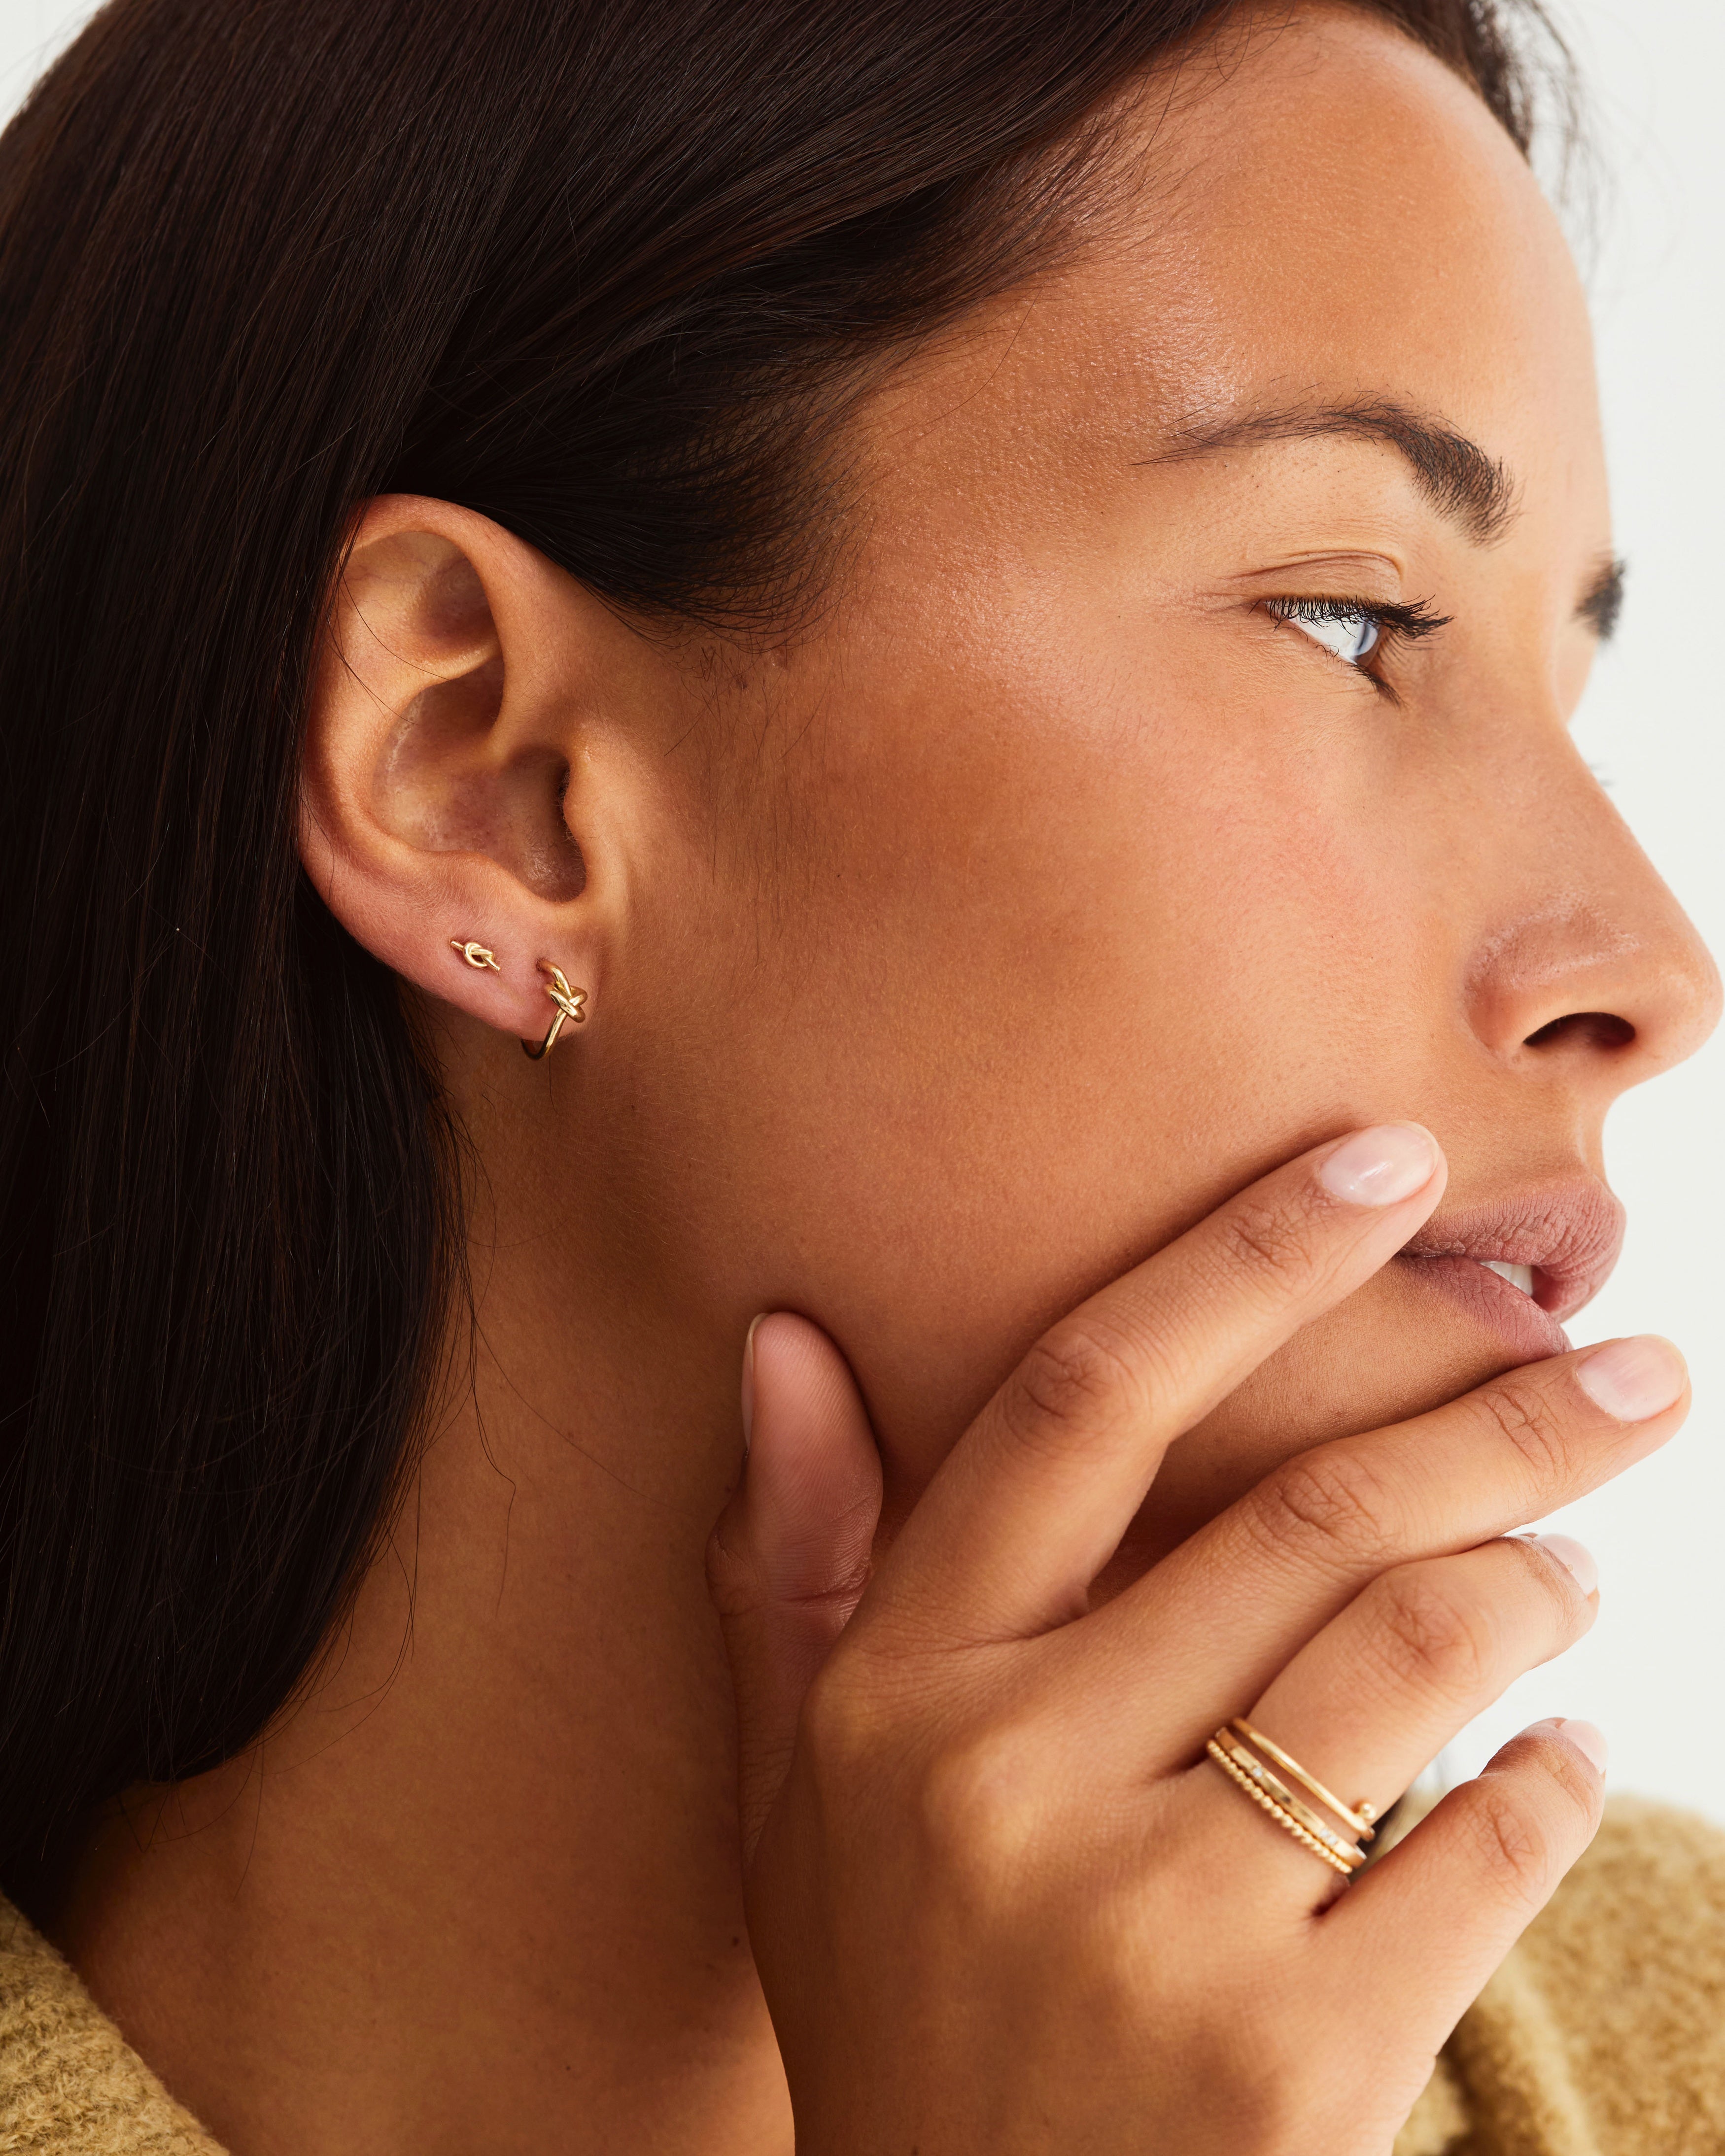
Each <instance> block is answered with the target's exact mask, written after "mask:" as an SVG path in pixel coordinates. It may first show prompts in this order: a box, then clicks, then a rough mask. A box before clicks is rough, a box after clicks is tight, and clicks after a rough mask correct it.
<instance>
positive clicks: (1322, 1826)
mask: <svg viewBox="0 0 1725 2156" xmlns="http://www.w3.org/2000/svg"><path fill="white" fill-rule="evenodd" d="M1211 1741H1212V1743H1216V1744H1219V1746H1220V1747H1221V1748H1222V1750H1223V1751H1224V1753H1227V1755H1228V1757H1229V1758H1230V1759H1231V1760H1232V1761H1233V1763H1234V1764H1235V1766H1236V1767H1238V1768H1239V1769H1240V1772H1241V1773H1242V1774H1247V1775H1250V1778H1251V1780H1252V1782H1253V1783H1254V1784H1255V1786H1256V1787H1257V1788H1258V1789H1261V1790H1262V1791H1263V1792H1264V1794H1265V1795H1266V1797H1271V1798H1273V1799H1275V1801H1276V1804H1279V1805H1280V1806H1281V1809H1282V1810H1283V1811H1285V1812H1286V1813H1287V1814H1288V1815H1289V1816H1290V1818H1291V1819H1293V1820H1296V1821H1297V1823H1298V1824H1299V1825H1301V1826H1303V1827H1304V1828H1305V1830H1306V1831H1307V1834H1309V1835H1315V1836H1316V1838H1317V1840H1319V1841H1321V1842H1322V1844H1323V1845H1324V1847H1325V1848H1326V1849H1327V1851H1329V1853H1330V1855H1331V1856H1332V1857H1334V1858H1336V1859H1337V1861H1339V1862H1341V1863H1343V1864H1344V1865H1346V1866H1347V1867H1348V1870H1349V1871H1358V1869H1359V1867H1360V1866H1361V1865H1362V1864H1363V1863H1364V1862H1365V1861H1366V1856H1365V1851H1363V1849H1360V1848H1358V1846H1357V1845H1355V1844H1354V1843H1353V1842H1351V1841H1344V1840H1343V1838H1342V1836H1341V1835H1339V1834H1337V1831H1336V1830H1335V1828H1334V1827H1332V1825H1330V1823H1329V1821H1328V1820H1324V1819H1320V1818H1319V1817H1318V1815H1317V1813H1316V1812H1315V1811H1313V1810H1312V1807H1311V1805H1310V1804H1302V1803H1301V1801H1300V1799H1299V1798H1298V1797H1296V1795H1295V1794H1294V1793H1293V1791H1292V1790H1291V1789H1290V1788H1289V1787H1288V1785H1287V1784H1286V1782H1284V1781H1281V1779H1278V1777H1277V1776H1276V1775H1274V1774H1271V1771H1270V1769H1269V1768H1267V1767H1266V1765H1265V1764H1264V1763H1263V1761H1262V1760H1261V1759H1255V1758H1253V1757H1252V1755H1251V1753H1250V1752H1248V1751H1247V1749H1246V1748H1245V1745H1244V1744H1242V1743H1240V1739H1239V1738H1237V1737H1233V1736H1230V1734H1229V1732H1227V1731H1226V1730H1225V1729H1219V1730H1218V1731H1217V1732H1216V1733H1215V1736H1214V1738H1213V1739H1212V1740H1211Z"/></svg>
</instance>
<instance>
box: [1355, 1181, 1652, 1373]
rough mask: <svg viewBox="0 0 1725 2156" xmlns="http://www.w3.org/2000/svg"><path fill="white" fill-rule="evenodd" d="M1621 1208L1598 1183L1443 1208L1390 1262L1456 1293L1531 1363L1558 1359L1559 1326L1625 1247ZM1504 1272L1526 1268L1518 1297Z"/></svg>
mask: <svg viewBox="0 0 1725 2156" xmlns="http://www.w3.org/2000/svg"><path fill="white" fill-rule="evenodd" d="M1623 1229H1624V1213H1623V1207H1622V1205H1621V1204H1620V1202H1619V1201H1618V1199H1616V1198H1615V1197H1614V1196H1613V1195H1612V1193H1611V1192H1610V1191H1609V1190H1608V1189H1607V1188H1605V1186H1604V1183H1601V1182H1599V1180H1598V1178H1596V1177H1594V1176H1586V1177H1580V1178H1575V1179H1574V1180H1572V1181H1569V1182H1567V1183H1548V1184H1543V1185H1541V1186H1539V1187H1538V1188H1534V1189H1531V1190H1524V1191H1518V1192H1517V1193H1514V1194H1513V1195H1512V1196H1510V1197H1508V1198H1507V1199H1502V1201H1500V1202H1499V1203H1497V1204H1490V1205H1475V1206H1468V1207H1458V1208H1455V1209H1444V1210H1442V1211H1440V1212H1437V1213H1435V1214H1433V1215H1432V1217H1431V1219H1430V1220H1428V1221H1427V1222H1426V1224H1425V1226H1424V1227H1423V1228H1422V1229H1420V1233H1419V1234H1418V1235H1415V1236H1414V1239H1413V1240H1412V1241H1411V1242H1409V1243H1408V1244H1407V1245H1405V1246H1404V1248H1403V1249H1402V1250H1400V1251H1399V1253H1398V1254H1397V1258H1396V1263H1397V1264H1398V1265H1403V1266H1405V1267H1406V1268H1407V1269H1408V1270H1409V1271H1411V1272H1412V1273H1414V1275H1416V1276H1419V1277H1420V1278H1422V1279H1424V1280H1425V1281H1428V1282H1429V1283H1430V1286H1433V1287H1435V1288H1439V1289H1441V1290H1443V1291H1445V1292H1446V1293H1448V1294H1450V1295H1451V1296H1455V1298H1456V1299H1457V1300H1459V1301H1461V1303H1462V1304H1463V1305H1464V1306H1466V1308H1468V1309H1470V1310H1471V1312H1473V1314H1474V1315H1475V1316H1476V1317H1480V1318H1482V1319H1484V1320H1485V1321H1486V1322H1487V1323H1489V1324H1490V1325H1491V1327H1492V1328H1493V1330H1494V1331H1497V1332H1503V1333H1507V1335H1508V1336H1509V1337H1510V1339H1511V1341H1512V1343H1513V1344H1514V1346H1515V1347H1516V1348H1517V1351H1518V1352H1519V1353H1522V1354H1523V1355H1524V1356H1525V1357H1526V1358H1527V1359H1529V1360H1533V1359H1538V1358H1542V1357H1544V1356H1547V1355H1561V1354H1563V1353H1564V1352H1565V1350H1566V1349H1567V1348H1568V1345H1569V1342H1568V1337H1567V1336H1566V1335H1565V1333H1564V1332H1563V1319H1565V1318H1566V1317H1574V1314H1575V1312H1577V1311H1578V1310H1580V1309H1582V1308H1583V1307H1584V1306H1585V1305H1586V1304H1587V1303H1589V1302H1590V1301H1592V1300H1593V1298H1594V1296H1596V1295H1597V1294H1598V1293H1599V1290H1600V1289H1601V1288H1602V1287H1603V1286H1604V1285H1605V1282H1606V1281H1607V1280H1608V1279H1609V1277H1610V1275H1611V1269H1612V1267H1613V1266H1614V1265H1615V1264H1616V1263H1617V1259H1618V1255H1619V1253H1620V1250H1622V1248H1623ZM1488 1259H1491V1260H1496V1261H1497V1263H1498V1264H1500V1265H1528V1266H1531V1267H1532V1272H1533V1292H1532V1295H1531V1296H1527V1295H1523V1294H1522V1291H1521V1290H1520V1289H1519V1288H1518V1287H1515V1286H1512V1285H1511V1283H1510V1282H1509V1281H1507V1280H1504V1279H1503V1278H1502V1276H1500V1275H1498V1274H1497V1273H1492V1272H1487V1271H1486V1260H1488Z"/></svg>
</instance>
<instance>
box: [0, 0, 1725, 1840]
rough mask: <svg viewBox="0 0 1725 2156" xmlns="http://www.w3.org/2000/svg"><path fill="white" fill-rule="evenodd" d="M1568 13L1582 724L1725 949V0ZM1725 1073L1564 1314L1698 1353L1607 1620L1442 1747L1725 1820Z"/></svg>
mask: <svg viewBox="0 0 1725 2156" xmlns="http://www.w3.org/2000/svg"><path fill="white" fill-rule="evenodd" d="M362 3H363V0H356V4H362ZM86 12H87V11H86V9H85V8H84V7H82V6H73V7H68V6H66V5H65V4H64V0H0V110H4V109H8V108H9V107H10V106H11V105H13V103H15V102H16V100H18V98H19V97H21V96H22V95H23V92H24V90H25V89H26V88H27V87H28V84H29V81H30V80H31V79H32V77H33V75H34V74H35V73H36V72H37V71H38V69H39V67H40V66H41V65H42V64H44V62H45V61H46V59H49V58H50V57H51V56H52V54H53V51H54V49H56V48H57V47H58V44H59V42H60V40H61V38H63V37H64V35H65V34H67V33H68V32H69V29H70V28H72V27H74V26H75V24H76V23H78V22H79V21H80V20H82V19H83V18H84V16H85V13H86ZM1559 19H1560V21H1561V22H1562V23H1563V27H1564V28H1565V30H1566V31H1567V32H1568V34H1569V36H1570V38H1571V42H1572V43H1573V44H1574V47H1575V48H1576V50H1577V52H1578V54H1579V58H1580V59H1581V62H1582V64H1583V68H1584V73H1585V75H1586V79H1587V82H1588V85H1589V97H1590V101H1591V110H1590V129H1591V132H1592V134H1593V136H1594V141H1596V143H1597V144H1598V146H1599V151H1600V152H1601V153H1602V162H1603V164H1604V170H1605V173H1606V179H1607V196H1606V199H1605V202H1604V205H1603V208H1602V213H1601V216H1600V218H1599V244H1598V246H1597V249H1596V250H1595V259H1594V266H1593V268H1592V270H1591V274H1590V281H1591V284H1592V286H1593V290H1594V298H1595V314H1596V319H1597V321H1598V325H1599V357H1600V367H1601V378H1602V385H1603V395H1604V413H1605V429H1606V435H1607V439H1608V442H1609V449H1610V454H1611V464H1612V470H1613V474H1614V480H1615V490H1616V501H1617V530H1618V541H1619V544H1620V547H1621V550H1622V552H1624V553H1625V555H1626V556H1627V557H1628V558H1629V561H1630V566H1631V577H1630V603H1629V606H1628V608H1627V610H1626V612H1625V619H1624V622H1623V625H1622V628H1621V629H1620V632H1619V635H1618V639H1617V642H1616V644H1615V646H1614V647H1613V649H1611V650H1610V651H1609V652H1608V653H1607V654H1606V655H1605V657H1604V660H1603V661H1602V663H1601V665H1600V667H1599V671H1598V674H1597V675H1596V677H1595V680H1594V685H1593V686H1592V688H1591V689H1590V690H1589V695H1588V699H1587V703H1586V706H1585V707H1584V711H1583V714H1582V718H1581V721H1580V729H1579V731H1580V739H1581V742H1582V744H1583V747H1584V751H1585V752H1586V754H1587V756H1588V757H1589V760H1590V761H1591V762H1593V763H1594V765H1595V767H1597V768H1598V769H1599V771H1600V773H1601V774H1602V776H1603V777H1604V779H1605V780H1606V782H1607V783H1608V784H1609V786H1610V788H1611V789H1612V793H1613V795H1614V798H1615V800H1616V802H1617V803H1618V805H1619V807H1620V808H1621V809H1622V811H1623V813H1624V814H1625V816H1627V817H1628V819H1629V820H1630V824H1632V825H1633V827H1634V828H1635V830H1636V832H1637V833H1638V834H1640V838H1641V840H1642V843H1643V844H1645V846H1646V848H1647V850H1648V851H1649V852H1650V853H1651V855H1652V856H1653V858H1654V860H1656V862H1657V863H1658V865H1659V866H1660V867H1661V869H1662V870H1663V871H1664V873H1665V875H1666V877H1667V878H1668V879H1669V880H1670V881H1671V884H1672V885H1674V886H1675V888H1676V891H1677V893H1678V896H1680V897H1681V899H1682V901H1683V902H1684V904H1685V905H1686V906H1687V907H1688V908H1689V911H1690V912H1691V913H1692V915H1693V916H1694V917H1695V919H1696V921H1697V922H1698V923H1699V925H1700V927H1701V929H1702V933H1703V935H1704V936H1705V937H1707V941H1708V942H1710V943H1711V944H1712V947H1713V948H1714V949H1715V951H1717V952H1725V844H1722V839H1721V826H1722V821H1725V742H1722V738H1721V726H1722V720H1725V690H1722V668H1725V645H1722V641H1721V639H1720V635H1719V622H1720V619H1721V613H1722V606H1721V585H1722V581H1725V547H1722V545H1721V541H1722V536H1725V364H1722V347H1725V123H1722V120H1721V115H1720V110H1719V94H1720V90H1719V86H1720V85H1721V83H1722V82H1725V8H1720V7H1718V6H1717V0H1568V5H1567V6H1565V5H1563V4H1562V0H1559ZM1430 242H1431V244H1432V245H1434V246H1441V245H1443V244H1445V243H1444V239H1443V235H1441V234H1432V235H1430ZM1722 1078H1725V1034H1722V1035H1721V1037H1720V1038H1719V1039H1717V1040H1715V1042H1714V1043H1713V1044H1712V1046H1711V1047H1709V1048H1708V1049H1707V1050H1705V1051H1704V1052H1703V1054H1702V1055H1701V1056H1699V1057H1698V1058H1697V1060H1695V1061H1694V1062H1693V1063H1692V1064H1690V1065H1688V1066H1687V1067H1686V1069H1685V1070H1681V1071H1679V1072H1678V1073H1676V1075H1674V1076H1671V1077H1669V1078H1665V1079H1662V1080H1661V1081H1659V1082H1658V1083H1657V1084H1656V1086H1652V1087H1651V1088H1644V1089H1642V1090H1641V1091H1639V1092H1636V1093H1634V1094H1631V1095H1630V1096H1629V1098H1628V1099H1627V1100H1625V1101H1624V1102H1623V1103H1622V1104H1621V1106H1619V1107H1618V1109H1617V1110H1616V1111H1615V1114H1614V1116H1613V1118H1612V1123H1611V1131H1610V1162H1611V1172H1612V1179H1613V1181H1614V1183H1615V1185H1616V1187H1617V1188H1618V1190H1619V1191H1620V1193H1621V1194H1622V1196H1623V1197H1624V1198H1625V1200H1626V1201H1627V1202H1628V1204H1629V1208H1630V1222H1631V1225H1630V1237H1629V1244H1628V1247H1627V1250H1626V1251H1625V1255H1624V1260H1623V1263H1622V1265H1621V1266H1620V1269H1619V1270H1618V1273H1617V1275H1616V1277H1615V1279H1614V1281H1612V1283H1611V1285H1610V1286H1609V1288H1607V1290H1606V1291H1605V1292H1604V1295H1603V1296H1600V1298H1599V1301H1598V1302H1597V1303H1596V1304H1595V1305H1594V1307H1593V1308H1592V1309H1591V1310H1589V1312H1586V1313H1585V1314H1584V1317H1582V1318H1581V1319H1580V1320H1579V1322H1578V1323H1577V1324H1576V1325H1575V1326H1574V1327H1573V1328H1572V1330H1573V1332H1574V1336H1575V1337H1576V1339H1577V1340H1578V1342H1579V1341H1582V1340H1589V1339H1597V1338H1600V1337H1606V1336H1609V1335H1610V1334H1613V1333H1618V1332H1640V1331H1655V1332H1666V1333H1668V1334H1670V1335H1671V1337H1673V1338H1674V1339H1676V1341H1677V1342H1678V1343H1679V1344H1680V1345H1681V1347H1683V1348H1684V1349H1685V1351H1686V1353H1687V1354H1688V1356H1689V1358H1690V1360H1691V1363H1692V1368H1693V1370H1694V1373H1695V1397H1696V1410H1695V1414H1694V1416H1693V1418H1692V1420H1691V1422H1690V1424H1689V1427H1688V1429H1687V1430H1686V1431H1685V1432H1684V1434H1683V1435H1681V1437H1680V1438H1679V1439H1678V1440H1676V1443H1675V1444H1673V1445H1671V1447H1670V1448H1669V1449H1668V1450H1666V1452H1665V1453H1664V1454H1663V1455H1661V1456H1660V1457H1659V1458H1658V1459H1656V1460H1653V1461H1651V1463H1649V1464H1648V1465H1647V1466H1643V1467H1640V1468H1638V1469H1636V1470H1635V1471H1634V1472H1633V1473H1632V1474H1630V1476H1628V1477H1626V1478H1625V1480H1623V1481H1619V1482H1616V1483H1614V1484H1612V1485H1611V1486H1609V1487H1608V1488H1607V1489H1605V1490H1604V1491H1601V1492H1600V1493H1599V1495H1598V1496H1594V1497H1591V1498H1589V1499H1588V1500H1587V1501H1584V1503H1582V1504H1579V1505H1577V1506H1574V1507H1572V1508H1571V1510H1570V1511H1569V1512H1568V1513H1567V1514H1566V1515H1564V1516H1563V1527H1565V1528H1566V1530H1568V1532H1571V1533H1573V1534H1577V1535H1579V1536H1580V1537H1582V1539H1583V1540H1584V1541H1585V1542H1587V1543H1589V1545H1590V1546H1591V1548H1593V1550H1594V1553H1595V1554H1596V1555H1597V1556H1598V1558H1599V1563H1600V1567H1601V1573H1602V1578H1601V1593H1602V1611H1601V1614H1600V1618H1599V1624H1598V1625H1597V1627H1596V1629H1595V1630H1594V1632H1593V1634H1592V1635H1591V1636H1590V1637H1589V1638H1588V1639H1587V1640H1584V1642H1583V1643H1582V1645H1579V1647H1576V1648H1574V1650H1572V1651H1571V1652H1570V1653H1569V1654H1568V1655H1566V1656H1564V1657H1563V1660H1562V1661H1559V1662H1557V1663H1554V1664H1553V1665H1552V1666H1550V1667H1549V1668H1547V1669H1544V1670H1540V1671H1535V1672H1534V1673H1533V1674H1532V1676H1528V1677H1526V1678H1524V1679H1523V1680H1522V1682H1521V1683H1519V1684H1518V1685H1517V1686H1515V1687H1514V1689H1513V1691H1512V1692H1511V1693H1510V1694H1509V1695H1508V1696H1507V1697H1506V1698H1505V1699H1504V1700H1503V1701H1502V1702H1501V1703H1500V1705H1499V1706H1498V1707H1497V1708H1496V1709H1494V1710H1493V1712H1491V1714H1489V1715H1487V1716H1486V1717H1484V1718H1483V1720H1482V1721H1481V1722H1480V1723H1478V1724H1476V1726H1475V1727H1474V1728H1473V1729H1472V1730H1471V1731H1470V1732H1467V1734H1466V1736H1465V1737H1463V1738H1461V1740H1460V1742H1459V1743H1457V1744H1456V1745H1455V1746H1454V1747H1453V1748H1451V1751H1450V1753H1449V1754H1447V1755H1446V1758H1445V1767H1446V1768H1448V1769H1449V1770H1450V1771H1452V1772H1463V1773H1471V1772H1473V1771H1474V1770H1475V1769H1476V1767H1477V1766H1478V1764H1479V1763H1481V1761H1482V1760H1483V1759H1484V1758H1485V1757H1486V1753H1488V1751H1489V1750H1490V1749H1491V1747H1492V1746H1493V1745H1495V1744H1496V1743H1497V1742H1499V1741H1501V1740H1502V1738H1505V1737H1507V1736H1508V1735H1510V1734H1511V1733H1512V1732H1513V1731H1515V1730H1516V1729H1517V1728H1519V1727H1522V1725H1523V1724H1524V1723H1526V1722H1530V1721H1532V1720H1534V1719H1536V1718H1537V1717H1538V1716H1540V1715H1543V1714H1552V1713H1567V1714H1582V1715H1586V1716H1589V1717H1591V1718H1592V1719H1593V1720H1594V1721H1596V1722H1599V1723H1600V1724H1601V1726H1602V1727H1604V1730H1605V1731H1606V1732H1607V1734H1608V1736H1609V1738H1610V1740H1611V1743H1612V1752H1613V1757H1612V1768H1611V1779H1612V1781H1613V1782H1614V1784H1615V1785H1616V1786H1618V1787H1620V1788H1633V1789H1642V1790H1645V1791H1647V1792H1649V1793H1651V1794H1661V1795H1664V1796H1668V1797H1673V1798H1676V1799H1681V1800H1682V1801H1684V1802H1686V1803H1688V1804H1693V1805H1695V1806H1697V1807H1698V1808H1700V1809H1703V1810H1706V1811H1707V1812H1709V1813H1711V1814H1712V1815H1713V1816H1714V1817H1716V1818H1717V1819H1718V1820H1720V1821H1721V1822H1722V1823H1725V1715H1721V1714H1720V1713H1719V1712H1717V1709H1718V1707H1719V1704H1720V1694H1721V1690H1722V1659H1725V1658H1722V1655H1721V1647H1722V1644H1725V1607H1722V1600H1721V1597H1722V1589H1725V1562H1722V1552H1721V1542H1720V1538H1721V1535H1722V1532H1725V1450H1722V1442H1725V1323H1722V1322H1721V1311H1720V1303H1721V1297H1722V1293H1725V1256H1722V1250H1721V1242H1722V1230H1725V1129H1722V1119H1721V1115H1720V1106H1721V1095H1722V1082H1721V1081H1722Z"/></svg>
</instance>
